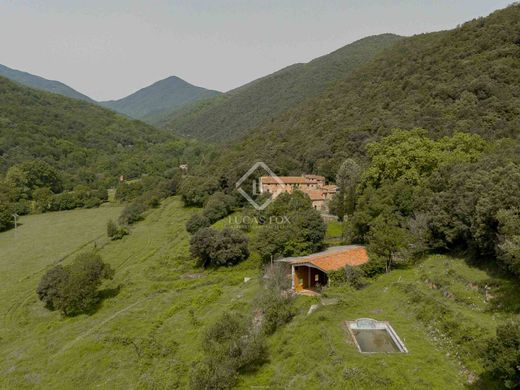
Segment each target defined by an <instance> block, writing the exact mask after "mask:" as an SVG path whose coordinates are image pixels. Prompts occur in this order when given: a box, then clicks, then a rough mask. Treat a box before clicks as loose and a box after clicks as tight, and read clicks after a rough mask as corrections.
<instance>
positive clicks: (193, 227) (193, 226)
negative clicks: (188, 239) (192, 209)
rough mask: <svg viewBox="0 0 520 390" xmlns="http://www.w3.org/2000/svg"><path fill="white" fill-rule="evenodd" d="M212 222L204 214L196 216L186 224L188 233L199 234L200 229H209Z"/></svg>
mask: <svg viewBox="0 0 520 390" xmlns="http://www.w3.org/2000/svg"><path fill="white" fill-rule="evenodd" d="M210 225H211V222H210V221H209V219H208V218H207V217H206V216H204V215H202V214H194V215H192V216H191V217H190V219H188V221H187V222H186V231H187V232H188V233H190V234H195V233H197V232H198V231H199V230H200V229H202V228H205V227H209V226H210Z"/></svg>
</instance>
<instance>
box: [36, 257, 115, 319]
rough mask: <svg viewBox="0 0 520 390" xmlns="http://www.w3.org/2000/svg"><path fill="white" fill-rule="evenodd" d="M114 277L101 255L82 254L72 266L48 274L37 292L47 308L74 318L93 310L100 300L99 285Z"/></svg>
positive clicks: (58, 268) (60, 267)
mask: <svg viewBox="0 0 520 390" xmlns="http://www.w3.org/2000/svg"><path fill="white" fill-rule="evenodd" d="M113 276H114V270H113V269H112V268H111V267H110V265H108V264H106V263H104V262H103V261H102V259H101V257H100V256H99V255H97V254H95V253H91V252H87V253H82V254H79V255H78V256H76V258H75V259H74V260H73V262H72V263H71V264H69V265H66V266H62V265H57V266H55V267H53V268H52V269H50V270H49V271H47V272H46V273H45V275H43V277H42V279H41V280H40V283H39V285H38V288H37V289H36V292H37V294H38V297H39V298H40V300H41V301H42V302H43V303H44V304H45V306H46V307H47V308H48V309H50V310H59V311H60V312H61V313H62V314H63V315H66V316H74V315H77V314H81V313H87V312H89V311H90V310H91V309H93V307H94V306H95V304H96V303H97V302H99V299H100V297H99V291H98V288H99V286H100V285H101V283H102V282H103V280H104V279H112V278H113Z"/></svg>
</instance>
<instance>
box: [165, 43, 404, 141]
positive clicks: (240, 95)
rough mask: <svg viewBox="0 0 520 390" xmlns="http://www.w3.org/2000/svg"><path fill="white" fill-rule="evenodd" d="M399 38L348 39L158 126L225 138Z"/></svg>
mask: <svg viewBox="0 0 520 390" xmlns="http://www.w3.org/2000/svg"><path fill="white" fill-rule="evenodd" d="M400 39H401V37H399V36H397V35H393V34H383V35H377V36H372V37H367V38H364V39H361V40H359V41H356V42H354V43H351V44H349V45H347V46H345V47H342V48H341V49H339V50H336V51H334V52H333V53H330V54H328V55H325V56H323V57H319V58H317V59H315V60H313V61H311V62H309V63H306V64H295V65H292V66H289V67H287V68H284V69H282V70H280V71H278V72H276V73H273V74H271V75H268V76H266V77H263V78H261V79H258V80H255V81H253V82H251V83H249V84H246V85H244V86H242V87H240V88H237V89H235V90H232V91H230V92H228V93H226V94H224V95H223V96H219V97H218V98H214V99H211V100H206V101H203V102H200V103H199V104H195V105H193V106H188V107H186V108H185V109H183V110H181V112H177V113H175V115H174V116H173V120H171V121H170V122H164V123H163V125H164V126H165V127H167V128H169V129H172V130H173V131H174V132H175V133H177V134H180V135H186V136H192V137H197V138H201V139H204V140H210V141H216V142H221V141H226V140H230V139H237V138H241V137H243V136H245V135H247V134H248V133H249V132H250V131H251V130H252V129H254V128H255V127H257V126H260V125H262V124H265V123H268V122H269V121H271V120H273V118H275V117H276V116H277V115H279V114H280V113H283V112H284V111H286V110H288V109H289V108H291V107H294V106H295V105H297V104H298V103H301V102H302V101H304V100H306V99H309V98H312V97H314V96H316V95H318V94H320V93H321V92H323V91H324V90H325V89H326V88H327V87H329V86H330V85H331V84H333V83H334V82H335V81H337V80H340V79H343V78H345V76H346V75H347V74H349V73H350V72H351V71H353V70H354V69H356V68H358V67H359V66H361V65H363V64H365V63H366V62H368V61H369V60H370V59H372V58H373V57H374V56H375V55H376V54H378V53H380V52H381V51H382V50H384V49H386V48H388V47H390V46H392V45H393V44H394V43H395V42H397V41H399V40H400Z"/></svg>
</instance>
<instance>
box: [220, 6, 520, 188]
mask: <svg viewBox="0 0 520 390" xmlns="http://www.w3.org/2000/svg"><path fill="white" fill-rule="evenodd" d="M518 80H520V6H518V5H515V6H511V7H508V8H506V9H504V10H500V11H497V12H495V13H493V14H491V15H490V16H488V17H486V18H479V19H476V20H473V21H470V22H468V23H465V24H464V25H461V26H460V27H457V28H456V29H454V30H450V31H443V32H437V33H429V34H422V35H418V36H414V37H411V38H406V39H402V40H400V41H399V42H397V43H396V44H395V45H393V46H392V47H391V48H389V49H388V50H385V51H384V52H383V53H381V54H380V55H379V56H377V58H375V59H374V60H373V61H371V62H370V63H369V64H367V65H365V66H363V67H361V68H360V69H358V70H356V71H354V72H352V73H351V74H348V75H347V77H346V78H345V79H344V80H343V81H341V82H339V83H337V84H335V85H334V86H333V87H331V88H329V89H328V90H327V91H326V92H325V93H323V94H321V95H320V96H319V97H317V98H314V99H311V100H310V101H308V102H304V103H302V104H301V105H300V106H298V107H297V108H295V109H293V110H291V111H289V112H287V113H285V114H282V115H281V116H279V117H277V118H276V119H275V120H273V121H270V122H269V123H267V124H264V125H263V126H260V127H258V128H257V129H256V130H255V131H254V132H253V134H252V135H251V136H250V137H248V138H247V139H245V140H243V141H242V142H238V143H235V144H233V145H231V147H230V148H229V150H228V152H227V153H223V154H222V156H221V158H220V159H219V161H218V162H216V163H215V164H214V166H215V169H216V171H218V172H221V173H222V174H223V175H226V176H227V177H228V178H229V180H230V181H233V180H236V178H238V177H240V176H241V175H242V173H243V172H246V171H247V169H249V167H250V166H251V164H252V163H253V162H255V161H258V160H262V161H264V162H266V163H267V164H268V165H269V166H270V167H271V169H273V170H275V171H276V172H277V173H278V174H288V173H295V174H300V173H302V172H315V173H320V174H323V175H324V176H326V177H328V178H329V179H333V178H334V176H335V173H336V171H337V169H338V168H339V165H340V164H341V162H342V161H343V160H344V159H345V158H348V157H354V158H357V159H360V160H366V149H365V146H366V144H367V143H369V142H371V141H374V140H376V139H378V138H379V137H381V136H384V135H386V134H388V133H389V131H390V130H391V129H393V128H397V127H398V128H401V129H413V128H417V127H420V128H424V129H427V130H428V132H429V134H430V135H431V136H432V137H440V136H443V135H449V134H453V133H454V132H456V131H462V132H469V133H474V134H479V135H481V136H482V137H484V138H487V139H498V138H501V137H512V138H517V137H518V129H519V128H520V119H519V118H520V115H519V114H520V85H519V84H518Z"/></svg>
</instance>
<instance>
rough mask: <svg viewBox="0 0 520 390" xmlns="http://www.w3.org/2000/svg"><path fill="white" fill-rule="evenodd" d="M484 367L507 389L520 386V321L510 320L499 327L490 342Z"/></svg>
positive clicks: (485, 354) (485, 355)
mask: <svg viewBox="0 0 520 390" xmlns="http://www.w3.org/2000/svg"><path fill="white" fill-rule="evenodd" d="M484 367H485V368H486V370H487V372H488V373H489V374H490V375H491V377H492V378H494V379H496V380H498V381H500V383H501V384H502V385H503V386H504V387H505V388H507V389H518V388H520V323H518V322H508V323H506V324H503V325H500V326H499V327H498V328H497V336H496V337H495V338H493V339H491V340H490V341H489V342H488V345H487V348H486V351H485V353H484Z"/></svg>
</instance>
